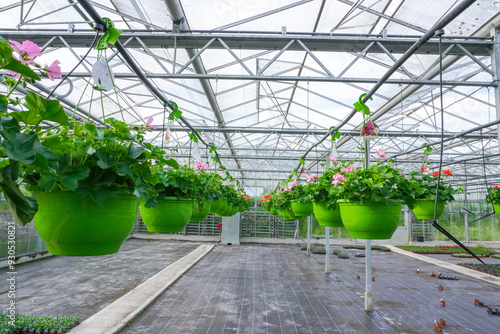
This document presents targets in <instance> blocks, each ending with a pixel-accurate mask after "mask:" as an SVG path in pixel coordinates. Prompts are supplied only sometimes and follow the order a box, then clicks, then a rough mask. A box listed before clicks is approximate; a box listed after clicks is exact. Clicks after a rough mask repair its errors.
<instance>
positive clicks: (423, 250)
mask: <svg viewBox="0 0 500 334" xmlns="http://www.w3.org/2000/svg"><path fill="white" fill-rule="evenodd" d="M396 247H398V248H401V249H404V250H407V251H409V252H412V253H418V254H457V253H466V252H465V250H463V249H462V248H460V247H459V246H396ZM467 248H469V249H470V250H471V251H472V252H473V253H474V254H476V255H489V254H490V252H491V251H492V249H491V248H486V247H479V246H478V247H467Z"/></svg>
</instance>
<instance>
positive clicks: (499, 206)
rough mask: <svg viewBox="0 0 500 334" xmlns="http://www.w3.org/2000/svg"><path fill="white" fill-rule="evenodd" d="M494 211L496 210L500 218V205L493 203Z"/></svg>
mask: <svg viewBox="0 0 500 334" xmlns="http://www.w3.org/2000/svg"><path fill="white" fill-rule="evenodd" d="M493 209H494V210H495V213H496V214H497V216H498V217H499V218H500V204H495V203H493Z"/></svg>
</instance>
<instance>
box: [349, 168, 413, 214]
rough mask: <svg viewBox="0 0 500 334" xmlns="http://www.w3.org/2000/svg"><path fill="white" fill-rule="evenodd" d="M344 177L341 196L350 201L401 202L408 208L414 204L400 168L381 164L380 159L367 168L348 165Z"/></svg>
mask: <svg viewBox="0 0 500 334" xmlns="http://www.w3.org/2000/svg"><path fill="white" fill-rule="evenodd" d="M344 177H345V178H343V180H342V182H343V187H342V193H341V196H342V198H343V199H344V200H347V201H349V202H351V203H363V202H365V201H374V202H386V203H387V204H388V205H391V204H393V203H401V202H403V203H404V204H406V205H408V206H409V207H410V208H413V207H414V205H415V200H414V197H413V193H412V191H411V188H410V187H409V182H408V180H406V179H405V177H404V176H403V175H402V170H400V169H396V168H393V167H392V166H390V165H383V164H382V162H381V161H377V163H376V164H373V165H370V166H369V167H368V168H356V167H354V165H350V166H348V167H347V168H346V171H345V172H344Z"/></svg>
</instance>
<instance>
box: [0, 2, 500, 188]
mask: <svg viewBox="0 0 500 334" xmlns="http://www.w3.org/2000/svg"><path fill="white" fill-rule="evenodd" d="M89 7H91V8H92V9H93V10H94V13H92V12H89ZM457 11H459V13H456V12H457ZM96 14H97V16H98V18H100V17H107V18H110V19H111V20H112V21H113V22H114V24H115V27H116V28H118V29H120V30H122V34H121V36H120V39H119V42H118V43H117V44H120V46H118V45H115V46H110V48H109V49H108V50H107V52H106V56H107V59H108V61H109V64H110V66H111V68H112V71H113V73H114V77H115V85H116V93H115V92H114V91H110V92H105V95H106V98H105V104H104V105H105V117H110V116H113V117H116V118H118V119H121V118H122V117H123V118H124V119H125V121H126V122H128V123H136V124H140V123H145V122H146V120H145V119H146V117H149V116H152V117H154V124H156V125H158V129H157V130H155V131H152V132H150V133H149V134H148V140H149V141H151V142H154V143H155V144H157V145H163V146H165V147H166V148H173V147H177V148H178V151H177V152H175V153H173V154H174V155H175V156H176V157H177V158H178V159H179V161H180V162H181V163H183V162H189V161H193V160H196V159H198V158H197V156H198V153H197V152H195V151H197V150H196V149H194V148H193V143H192V142H191V141H190V140H189V138H188V133H189V132H191V131H192V129H196V130H199V133H200V136H201V138H202V140H203V141H204V142H205V143H210V142H212V143H214V144H215V146H216V147H217V148H218V150H217V151H218V153H219V155H220V156H221V161H222V163H223V164H224V165H225V166H226V167H227V168H228V170H229V171H230V172H231V174H232V175H233V176H234V177H235V178H237V179H240V180H243V184H244V185H246V186H247V187H250V188H252V189H253V191H252V192H254V194H256V193H257V192H261V191H262V189H263V188H270V187H271V188H272V187H274V186H275V185H276V183H277V182H278V181H281V180H283V179H285V178H286V177H287V176H289V175H290V173H291V172H292V170H293V169H294V168H296V167H297V166H298V159H299V158H300V157H301V156H303V155H305V154H307V156H306V158H305V167H306V168H307V169H308V170H310V171H311V172H316V171H321V170H322V168H323V167H322V166H320V164H318V162H320V163H322V162H324V161H326V160H327V158H328V156H329V152H330V148H331V141H330V139H329V136H326V134H327V133H328V131H329V129H330V128H331V127H334V128H338V130H339V131H340V132H341V133H342V138H341V139H340V140H339V141H338V149H337V150H338V154H339V155H340V156H341V158H343V159H346V160H347V159H353V158H354V157H355V152H356V147H357V146H358V143H359V142H360V138H359V129H360V125H361V124H362V115H361V114H360V113H357V112H355V110H354V109H353V103H354V102H356V101H357V100H358V98H359V96H360V94H363V93H368V94H369V95H370V96H372V97H373V100H370V101H368V102H367V105H368V106H369V107H370V109H371V111H372V112H373V116H372V117H373V119H374V120H375V122H376V123H377V124H378V125H379V126H380V129H381V131H382V133H381V136H380V138H379V140H378V141H373V142H372V145H373V146H375V147H383V148H384V149H385V151H386V152H387V154H388V155H389V157H393V158H395V164H396V165H397V166H398V167H401V168H403V169H404V170H406V171H410V170H418V168H419V166H420V164H421V161H422V153H423V149H422V148H421V146H422V144H424V143H431V144H432V146H433V147H434V151H433V153H432V155H431V156H430V161H431V162H432V166H431V168H436V167H437V162H438V160H439V153H440V143H441V139H440V133H441V129H442V128H443V131H444V150H443V159H444V160H443V161H444V166H445V168H447V169H448V168H449V169H451V170H452V172H453V173H454V174H455V180H456V181H457V182H461V183H464V182H467V183H468V184H469V185H474V184H477V185H483V186H484V185H485V183H486V182H490V181H486V180H485V176H486V177H487V178H488V180H496V179H498V178H500V171H499V168H498V167H499V162H500V159H499V152H500V151H499V147H498V139H497V137H498V125H497V120H498V115H500V108H498V107H497V106H498V105H499V103H500V101H499V99H500V92H499V88H498V81H497V79H496V76H495V72H497V69H498V68H500V59H499V60H498V61H497V62H498V63H495V52H497V53H498V56H497V57H498V58H500V47H499V44H498V43H500V42H499V41H498V39H497V41H496V42H495V31H496V27H498V26H499V25H500V2H498V1H491V0H482V1H481V0H478V1H462V0H460V1H459V0H440V1H434V0H266V1H263V0H252V1H247V0H213V1H203V0H100V1H88V0H85V1H76V0H44V1H41V0H38V1H37V0H3V1H2V3H1V4H0V22H1V25H0V35H1V36H3V37H4V38H6V39H14V40H17V41H23V40H25V39H30V40H32V41H34V42H36V43H37V44H39V45H40V46H41V47H42V48H44V55H43V56H42V57H40V58H39V60H38V61H39V62H40V63H47V64H48V63H50V62H51V61H53V60H55V59H58V60H60V62H61V68H62V71H63V75H64V74H66V73H68V72H69V71H70V70H72V69H73V68H74V67H75V66H76V65H77V64H78V62H79V61H80V60H81V59H82V57H84V55H85V54H86V53H87V51H88V49H89V47H90V46H91V44H92V40H93V39H94V36H95V32H94V31H93V29H92V27H93V26H94V23H95V22H96V18H95V17H93V15H96ZM444 20H447V21H449V23H448V22H447V24H446V25H445V26H444V30H445V34H444V36H443V43H442V52H443V58H442V60H443V71H442V74H443V75H442V79H443V85H442V91H443V95H442V100H443V109H444V126H442V124H441V115H440V113H441V111H440V110H441V105H440V97H441V94H440V88H441V87H440V85H439V73H440V71H439V42H438V40H439V39H438V38H437V37H434V30H435V29H434V28H436V24H438V25H439V23H440V22H443V21H444ZM429 34H430V35H429ZM426 35H428V36H432V37H431V38H430V39H429V41H427V42H426V43H425V44H423V45H421V46H420V48H418V49H415V48H416V43H417V42H418V41H419V40H421V38H423V37H425V36H426ZM497 36H500V35H498V33H497ZM412 48H413V49H412ZM124 52H125V53H126V54H127V55H128V56H126V55H124ZM96 59H97V51H95V50H93V51H91V52H90V53H89V55H88V56H87V57H86V58H85V59H84V60H83V62H82V63H81V64H80V65H79V66H77V67H76V69H75V70H74V72H73V73H72V74H71V75H70V76H69V77H68V79H67V80H66V81H64V82H63V84H62V85H61V86H60V87H59V88H58V89H57V90H56V91H55V95H54V96H55V97H56V98H59V99H60V100H61V101H62V102H63V104H64V105H65V106H66V107H67V108H68V112H71V113H72V112H73V110H76V114H78V115H80V116H82V117H83V116H85V117H86V115H87V114H89V113H90V115H91V117H92V118H93V119H94V120H95V121H96V122H101V121H102V117H103V115H102V111H101V109H100V107H99V106H100V101H99V100H100V98H99V94H98V92H96V91H95V90H93V89H92V83H93V82H92V79H91V71H92V65H93V64H94V62H95V61H96ZM403 59H404V62H403V63H402V64H400V63H398V61H399V62H401V61H402V60H403ZM131 63H133V64H134V65H131ZM395 64H397V65H395ZM137 71H140V73H141V75H139V76H138V75H137ZM499 75H500V74H499ZM145 81H146V83H145ZM57 83H58V82H57V81H49V80H48V79H43V80H42V81H41V82H40V83H38V84H36V85H35V86H33V87H30V89H34V90H37V91H39V92H42V93H43V94H45V95H46V94H48V92H50V91H51V90H52V89H53V88H54V86H55V85H56V84H57ZM151 87H154V88H151ZM19 94H22V92H19ZM159 95H160V96H159ZM165 101H175V103H176V104H177V105H178V106H179V109H180V110H182V111H183V119H182V120H180V121H179V122H176V123H175V132H174V131H173V133H174V135H173V136H172V137H173V138H172V140H171V141H170V142H169V143H168V144H166V143H165V142H164V141H163V139H162V138H163V137H164V131H165V128H164V126H163V118H164V115H165V113H167V114H168V112H169V111H170V109H168V108H167V106H166V103H165ZM117 102H119V105H121V107H122V111H121V112H120V107H119V105H118V103H117ZM122 115H123V116H122ZM325 139H326V140H325ZM199 154H201V159H202V160H205V161H207V160H209V156H210V155H211V153H209V151H208V149H207V148H206V147H205V145H203V143H200V150H199ZM193 155H194V157H193ZM207 156H208V157H207ZM211 165H213V164H211Z"/></svg>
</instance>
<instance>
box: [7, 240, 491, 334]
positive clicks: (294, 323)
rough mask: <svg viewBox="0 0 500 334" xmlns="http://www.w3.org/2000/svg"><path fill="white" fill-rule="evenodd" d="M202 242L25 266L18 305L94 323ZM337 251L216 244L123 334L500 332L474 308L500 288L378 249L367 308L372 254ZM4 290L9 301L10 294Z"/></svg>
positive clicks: (143, 243)
mask: <svg viewBox="0 0 500 334" xmlns="http://www.w3.org/2000/svg"><path fill="white" fill-rule="evenodd" d="M199 244H200V243H199V242H187V241H174V240H162V241H148V240H137V239H131V240H128V241H126V243H125V244H124V246H123V247H122V250H121V251H120V252H118V253H117V254H114V255H107V256H99V257H86V258H76V257H50V258H47V259H43V260H39V261H34V262H31V263H26V264H21V265H18V266H17V269H18V281H17V284H18V285H17V289H18V297H19V298H18V299H17V301H16V303H17V305H18V311H20V312H23V313H28V314H32V313H35V314H54V315H55V314H59V315H63V314H64V315H78V316H80V317H82V318H83V319H86V318H88V317H89V316H90V315H92V314H94V313H96V312H97V311H98V310H100V309H102V308H104V307H105V306H106V305H108V304H109V303H110V302H112V301H113V300H115V299H117V298H119V297H121V296H122V295H124V294H125V293H126V292H128V291H130V290H131V289H133V288H135V287H136V286H137V285H138V284H140V283H141V282H143V281H145V280H146V279H148V278H149V277H151V276H152V275H154V274H155V273H157V272H158V271H160V270H162V269H163V268H165V267H167V266H168V265H169V264H171V263H173V262H174V261H175V260H177V259H178V258H180V257H182V256H184V255H186V254H188V253H189V252H191V251H192V250H194V249H195V248H197V247H198V246H199ZM332 248H333V249H341V250H342V251H344V253H346V254H348V255H349V259H339V258H337V257H335V256H331V267H332V272H331V273H330V274H325V273H324V261H325V256H324V255H312V256H311V257H307V256H306V252H305V251H301V250H300V249H299V247H297V245H287V244H280V245H276V244H243V245H241V246H216V247H215V248H214V249H213V250H212V251H211V252H210V253H208V254H207V255H206V256H205V257H204V258H202V259H201V260H200V261H199V262H198V263H197V264H196V265H195V266H194V267H193V268H191V269H190V270H189V271H187V272H186V273H185V274H184V275H183V276H182V277H181V278H179V279H178V280H177V281H176V282H175V283H174V284H173V285H172V286H171V287H170V288H168V289H167V290H166V291H165V292H164V293H163V294H162V295H160V297H159V298H158V299H156V301H154V302H153V303H152V304H151V305H150V306H149V307H147V308H146V309H145V310H144V312H143V313H142V314H141V315H140V316H138V317H137V318H136V319H135V320H133V321H132V322H130V323H129V324H128V326H127V327H125V328H124V329H123V330H122V331H121V333H134V334H135V333H149V334H159V333H168V334H173V333H193V334H194V333H283V334H288V333H311V334H317V333H434V332H435V330H434V326H433V324H434V320H438V319H439V318H446V320H447V325H446V326H445V327H444V331H443V332H446V333H478V334H481V333H488V334H490V333H500V316H494V315H489V314H488V313H487V312H486V311H487V310H486V308H481V307H478V306H475V305H474V299H476V298H477V299H479V300H481V301H482V302H484V303H485V304H487V305H491V306H494V305H496V307H499V308H500V287H499V286H496V285H493V284H489V283H486V282H482V281H478V280H476V279H473V278H470V277H468V276H465V275H461V274H457V273H453V272H447V271H446V270H443V269H442V268H440V267H437V266H435V265H432V264H428V263H424V262H422V261H419V260H416V259H412V258H409V257H407V256H404V255H399V254H395V253H386V252H380V251H373V256H372V260H373V272H374V275H375V278H376V280H375V281H374V282H373V290H374V305H375V311H374V312H365V311H364V300H363V298H364V289H365V281H364V260H365V259H364V258H357V257H355V256H354V255H355V254H356V253H359V252H360V251H358V250H350V249H343V248H342V247H340V246H333V247H332ZM436 257H437V258H439V259H441V260H445V261H446V260H448V259H450V260H451V257H450V256H449V255H438V256H436ZM454 260H455V259H453V260H451V261H453V262H454ZM451 261H450V262H451ZM490 261H492V262H493V263H494V261H493V259H490V260H489V261H488V262H490ZM496 261H498V263H500V260H496ZM467 262H472V261H470V260H467ZM417 268H418V269H420V274H415V269H417ZM6 272H7V271H6V269H2V270H0V275H1V277H5V276H6ZM430 272H442V273H443V274H444V275H448V276H456V277H457V278H458V280H457V281H449V280H438V279H437V278H433V277H430V276H429V273H430ZM358 274H359V275H360V276H361V278H360V279H356V275H358ZM2 280H3V279H2ZM438 284H442V285H443V286H444V290H443V291H439V290H438V289H437V286H438ZM5 286H6V285H4V284H2V285H1V290H2V291H0V292H1V294H0V303H1V304H0V305H6V302H7V300H8V299H7V296H6V293H4V292H5V291H3V290H4V289H5ZM440 299H443V300H445V301H446V306H445V307H442V306H440ZM89 334H90V333H89Z"/></svg>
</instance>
